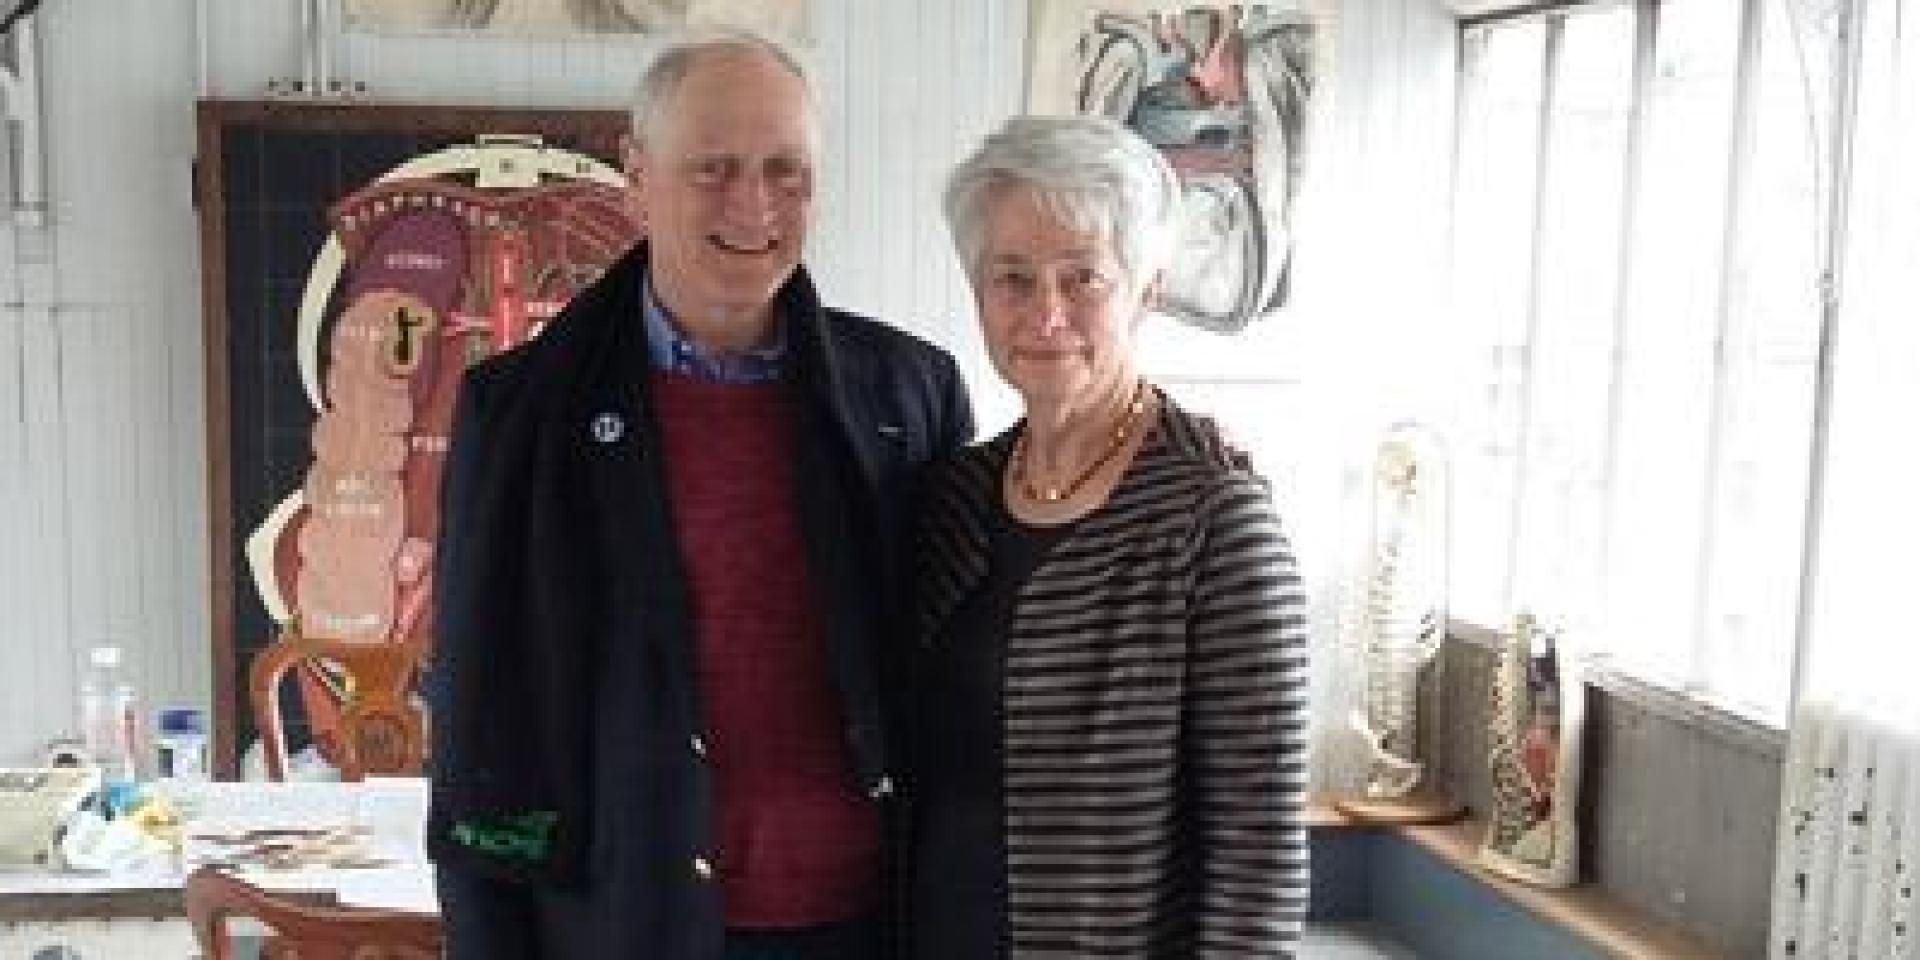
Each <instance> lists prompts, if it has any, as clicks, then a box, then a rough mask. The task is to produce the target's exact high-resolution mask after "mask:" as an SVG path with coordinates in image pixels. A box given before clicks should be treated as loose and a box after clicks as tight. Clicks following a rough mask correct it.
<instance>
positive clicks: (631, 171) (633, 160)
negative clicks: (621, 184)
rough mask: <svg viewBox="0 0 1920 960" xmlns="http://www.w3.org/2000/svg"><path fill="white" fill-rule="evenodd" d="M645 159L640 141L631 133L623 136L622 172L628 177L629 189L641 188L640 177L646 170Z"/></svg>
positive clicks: (621, 145) (621, 152)
mask: <svg viewBox="0 0 1920 960" xmlns="http://www.w3.org/2000/svg"><path fill="white" fill-rule="evenodd" d="M645 159H646V157H645V154H644V152H643V151H642V150H641V148H640V141H638V140H635V139H634V138H633V134H631V133H623V134H621V135H620V172H621V173H622V174H624V175H625V176H626V179H627V186H628V187H629V188H631V189H638V188H639V186H640V177H641V175H642V172H643V171H644V169H645V162H644V161H645Z"/></svg>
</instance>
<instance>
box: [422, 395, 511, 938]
mask: <svg viewBox="0 0 1920 960" xmlns="http://www.w3.org/2000/svg"><path fill="white" fill-rule="evenodd" d="M482 397H483V390H482V387H481V384H480V382H479V381H478V379H477V378H476V377H474V376H472V375H469V376H467V377H466V378H465V379H464V380H463V381H462V384H461V388H460V394H459V399H458V401H457V402H456V404H455V407H454V417H453V434H452V442H451V447H450V449H449V452H448V458H447V463H446V468H445V470H444V471H443V473H442V477H441V486H440V495H441V496H440V536H439V544H438V548H437V552H436V554H435V559H434V585H433V587H434V605H435V608H434V625H435V629H436V631H437V636H435V638H434V656H433V661H432V663H431V664H430V666H429V668H428V670H427V672H426V674H425V676H424V678H423V687H424V690H425V693H426V695H427V700H428V703H429V707H430V709H431V711H432V716H433V720H434V722H433V723H432V724H431V725H430V726H431V729H432V738H433V743H432V754H431V758H432V759H431V773H430V777H431V781H432V805H433V807H434V811H433V814H432V815H431V816H430V817H429V821H430V823H431V824H434V825H433V826H430V827H429V832H430V835H433V836H437V835H438V834H439V833H440V832H443V831H444V829H445V827H446V825H447V824H448V822H449V821H451V820H452V819H455V818H457V817H458V814H457V813H453V812H452V811H451V810H450V809H449V808H450V807H451V808H453V809H454V810H457V809H459V807H460V806H461V801H462V800H463V798H462V797H461V793H462V791H463V789H465V785H464V784H463V782H462V777H461V771H462V770H464V769H466V768H467V767H468V766H469V765H470V764H471V762H472V759H471V757H470V756H469V754H471V753H473V752H474V751H473V750H472V749H471V748H472V747H473V746H475V745H474V744H471V743H469V742H468V740H469V739H470V737H471V736H472V734H473V731H474V729H475V725H474V724H472V723H470V722H465V721H466V720H467V719H468V718H464V717H461V716H459V715H458V713H457V711H458V710H459V704H460V703H461V701H462V700H463V699H465V698H463V697H460V696H456V695H455V692H456V691H457V690H458V689H459V688H460V685H461V684H462V683H463V682H464V683H466V684H469V685H471V684H472V683H474V682H475V678H473V677H466V676H463V673H462V671H463V670H467V669H471V668H474V667H475V666H476V665H478V664H483V663H485V662H486V661H485V658H484V655H483V652H482V651H478V650H474V649H472V648H473V647H475V646H477V645H478V644H480V643H481V642H482V640H481V636H480V633H479V631H477V630H475V629H473V620H474V617H475V611H473V610H471V609H467V608H468V607H471V606H472V603H471V599H472V598H473V597H474V596H475V595H476V584H475V583H473V582H472V581H473V580H474V579H475V578H476V577H477V576H478V574H477V572H476V569H475V566H474V562H473V561H474V559H475V558H474V557H472V556H471V553H472V549H473V542H474V539H475V538H474V536H473V533H474V527H475V524H476V523H477V522H479V521H478V517H477V516H476V515H477V514H478V513H479V512H480V511H479V510H478V506H479V499H478V494H477V493H476V491H475V489H474V488H475V485H476V482H477V481H478V479H479V477H478V474H479V473H480V471H481V460H482V459H483V458H482V456H481V453H482V451H483V449H484V445H485V439H484V433H485V431H484V428H483V426H482V424H483V421H484V414H483V409H484V401H483V399H482ZM434 846H435V847H436V848H439V849H444V848H440V847H439V845H438V844H434ZM434 859H435V870H434V874H435V886H436V887H437V890H438V893H439V897H440V915H441V918H442V923H443V926H444V928H445V931H446V938H447V941H446V943H447V949H446V955H447V956H448V957H450V958H453V960H496V958H497V960H509V958H523V957H534V956H538V955H539V951H538V949H537V945H536V943H535V931H536V929H537V928H536V921H535V915H534V913H535V911H534V905H533V902H532V897H533V895H534V894H533V891H532V889H531V888H530V887H529V886H528V885H526V884H522V883H511V882H506V881H503V880H500V879H497V878H495V877H491V876H487V875H485V874H484V873H483V872H481V871H478V870H476V869H474V865H473V863H471V862H470V861H468V860H466V859H465V858H460V857H447V856H441V855H436V856H435V858H434Z"/></svg>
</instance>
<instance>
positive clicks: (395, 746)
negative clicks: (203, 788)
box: [247, 624, 427, 780]
mask: <svg viewBox="0 0 1920 960" xmlns="http://www.w3.org/2000/svg"><path fill="white" fill-rule="evenodd" d="M425 650H426V644H425V643H424V642H423V641H420V640H414V641H408V642H403V643H346V642H343V641H339V640H322V639H318V638H315V637H309V636H306V635H304V634H303V633H301V632H300V629H299V626H298V625H297V624H294V625H289V626H288V627H287V629H286V631H285V632H284V633H283V634H282V635H281V637H280V639H278V640H276V641H274V642H273V643H271V644H269V645H267V647H266V649H264V650H261V651H260V653H259V654H258V655H256V656H255V657H254V658H253V667H252V668H251V670H250V672H249V675H248V684H247V686H248V693H249V694H250V695H251V698H252V701H253V718H254V723H255V724H256V725H257V726H258V727H259V730H260V743H261V747H262V750H263V752H264V753H265V755H266V765H267V776H268V778H269V779H273V780H285V779H286V778H287V739H286V731H285V729H284V728H283V727H282V724H281V719H280V681H281V678H282V677H284V676H285V675H286V673H287V671H289V670H291V669H293V668H294V667H296V666H298V665H300V664H305V663H321V662H325V663H333V664H337V665H338V666H339V667H340V668H341V669H342V670H344V671H345V672H346V675H347V677H348V678H349V679H348V685H347V690H346V692H345V700H344V703H342V705H341V708H340V715H339V718H338V736H336V737H330V738H328V739H327V742H325V743H324V744H323V750H324V752H325V753H326V754H327V755H328V758H329V759H331V760H332V761H333V762H334V763H335V764H336V765H338V766H339V768H340V777H341V779H343V780H361V779H364V778H365V777H366V776H367V775H368V774H384V775H389V776H410V775H413V774H417V773H419V772H420V770H421V767H422V766H423V765H424V764H425V762H426V756H427V716H426V711H425V710H423V709H422V708H421V707H420V705H419V703H418V701H417V700H416V699H415V697H414V694H413V679H414V676H415V674H417V673H418V672H419V669H420V662H421V659H422V658H423V656H424V654H425Z"/></svg>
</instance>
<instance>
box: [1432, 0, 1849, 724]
mask: <svg viewBox="0 0 1920 960" xmlns="http://www.w3.org/2000/svg"><path fill="white" fill-rule="evenodd" d="M1803 6H1804V5H1803ZM1793 8H1794V5H1790V4H1786V3H1779V2H1774V0H1764V2H1763V0H1661V2H1652V0H1643V2H1641V3H1638V4H1629V3H1616V4H1584V5H1579V6H1569V7H1566V8H1563V9H1559V10H1555V11H1552V12H1548V13H1545V14H1532V15H1527V16H1521V17H1515V18H1510V19H1501V20H1493V21H1488V22H1478V23H1474V24H1471V25H1469V26H1466V27H1463V29H1462V34H1461V87H1460V93H1461V100H1460V128H1459V131H1460V132H1459V144H1458V156H1457V164H1458V165H1457V169H1456V176H1455V188H1454V211H1453V214H1454V215H1453V220H1454V236H1453V258H1454V263H1453V277H1454V286H1455V290H1454V305H1455V308H1456V313H1455V316H1456V328H1455V329H1456V331H1457V337H1456V339H1455V341H1454V343H1455V345H1456V347H1457V349H1458V350H1459V351H1460V352H1459V355H1458V356H1457V358H1456V359H1457V363H1456V364H1455V365H1454V367H1453V370H1454V371H1455V372H1456V373H1457V374H1458V375H1459V379H1458V389H1457V390H1456V396H1455V402H1454V403H1453V404H1452V408H1451V410H1450V411H1449V413H1448V417H1449V432H1450V434H1451V436H1452V437H1453V450H1454V459H1455V481H1454V489H1455V494H1454V497H1455V520H1456V522H1455V527H1454V529H1455V531H1456V533H1455V536H1454V541H1455V542H1454V559H1453V564H1452V567H1453V571H1454V573H1453V584H1454V588H1453V589H1454V598H1453V607H1454V612H1455V616H1456V617H1459V618H1462V619H1466V620H1470V621H1476V622H1481V623H1485V624H1489V625H1493V624H1500V623H1504V622H1505V621H1507V620H1508V619H1509V618H1510V617H1511V614H1512V613H1513V612H1515V611H1518V610H1522V609H1525V610H1530V611H1533V612H1535V613H1537V614H1540V615H1542V616H1544V617H1547V618H1549V619H1550V620H1553V621H1557V622H1559V623H1560V624H1562V625H1563V626H1564V627H1565V628H1566V630H1567V631H1568V632H1569V636H1570V638H1572V639H1575V640H1577V641H1580V642H1582V643H1584V644H1586V645H1588V646H1591V647H1596V648H1598V649H1600V650H1602V651H1604V652H1606V653H1608V654H1609V655H1610V656H1611V657H1612V658H1613V660H1614V662H1615V664H1616V665H1617V666H1619V667H1620V668H1622V669H1625V670H1628V671H1630V672H1632V673H1634V674H1636V675H1639V676H1642V677H1646V678H1648V679H1653V680H1656V681H1660V682H1663V683H1665V684H1668V685H1671V686H1674V687H1677V688H1679V689H1682V690H1685V691H1687V692H1689V693H1693V694H1696V695H1699V696H1701V697H1702V698H1705V699H1708V700H1711V701H1715V702H1719V703H1721V704H1724V705H1727V706H1730V707H1732V708H1734V709H1736V710H1738V711H1739V712H1742V713H1745V714H1748V715H1751V716H1755V717H1758V718H1761V719H1765V720H1769V721H1772V722H1780V721H1781V720H1783V719H1784V711H1785V707H1786V699H1787V691H1788V686H1789V683H1790V673H1791V669H1792V666H1791V664H1792V650H1793V639H1794V624H1795V619H1796V614H1797V611H1798V602H1799V600H1798V598H1799V585H1800V578H1801V569H1802V541H1803V530H1804V526H1805V518H1806V508H1805V498H1806V492H1807V482H1808V480H1807V478H1808V471H1809V465H1810V461H1809V457H1810V450H1811V436H1812V434H1811V431H1812V420H1813V409H1814V402H1815V387H1814V371H1815V367H1816V361H1817V342H1818V334H1819V329H1820V322H1821V300H1820V290H1821V277H1822V275H1823V273H1822V272H1823V268H1824V266H1825V264H1826V256H1827V249H1828V244H1827V242H1826V230H1827V225H1826V223H1825V219H1824V218H1825V214H1826V203H1825V197H1826V193H1827V191H1826V190H1825V189H1824V186H1825V179H1826V171H1825V169H1824V164H1825V162H1826V159H1827V150H1828V144H1829V143H1830V136H1829V123H1830V117H1831V113H1830V109H1829V106H1828V103H1829V101H1830V98H1831V83H1830V80H1829V79H1828V78H1829V76H1830V74H1829V71H1830V69H1831V68H1830V66H1829V60H1830V55H1831V51H1832V50H1833V45H1832V44H1833V41H1832V40H1831V39H1830V37H1831V32H1832V28H1831V27H1830V26H1828V25H1823V24H1818V23H1807V22H1799V21H1796V20H1795V19H1794V18H1793V17H1792V16H1791V15H1790V12H1791V9H1793Z"/></svg>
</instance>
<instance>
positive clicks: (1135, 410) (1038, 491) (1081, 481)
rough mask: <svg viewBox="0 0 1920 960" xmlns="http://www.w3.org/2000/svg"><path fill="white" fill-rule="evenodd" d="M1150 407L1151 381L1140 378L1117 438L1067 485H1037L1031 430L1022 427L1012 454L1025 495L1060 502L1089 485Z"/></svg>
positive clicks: (1115, 430)
mask: <svg viewBox="0 0 1920 960" xmlns="http://www.w3.org/2000/svg"><path fill="white" fill-rule="evenodd" d="M1146 410H1147V383H1146V381H1145V380H1136V381H1134V384H1133V397H1132V399H1130V400H1128V401H1127V412H1126V413H1125V414H1124V415H1122V416H1121V417H1120V422H1119V423H1118V424H1115V425H1114V428H1113V439H1111V440H1108V441H1107V446H1106V449H1104V450H1102V451H1100V455H1099V456H1097V457H1094V458H1093V462H1092V463H1089V464H1087V467H1086V469H1085V470H1082V471H1080V472H1079V473H1078V474H1076V475H1075V476H1074V478H1073V480H1072V481H1071V482H1069V483H1068V484H1067V485H1066V486H1064V487H1044V488H1043V487H1036V486H1034V485H1033V477H1032V476H1030V475H1029V474H1028V472H1027V431H1026V430H1021V431H1020V436H1019V437H1017V438H1015V439H1014V441H1013V457H1012V459H1013V463H1012V467H1013V476H1014V479H1016V480H1017V481H1019V485H1020V492H1021V494H1023V495H1025V496H1026V498H1027V499H1028V500H1032V501H1034V502H1035V503H1059V502H1060V501H1062V500H1066V499H1069V498H1071V497H1073V496H1074V495H1075V494H1077V493H1079V492H1080V488H1081V487H1084V486H1086V485H1087V481H1089V480H1092V479H1093V475H1094V474H1096V473H1099V472H1100V468H1101V467H1104V466H1106V465H1107V464H1109V463H1111V462H1113V458H1114V457H1116V456H1119V454H1120V449H1121V448H1122V447H1125V446H1126V445H1127V438H1128V437H1130V436H1133V428H1134V427H1135V426H1137V425H1138V424H1139V423H1140V415H1141V414H1143V413H1145V412H1146Z"/></svg>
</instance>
